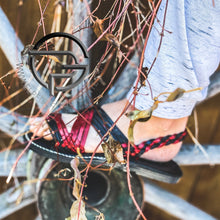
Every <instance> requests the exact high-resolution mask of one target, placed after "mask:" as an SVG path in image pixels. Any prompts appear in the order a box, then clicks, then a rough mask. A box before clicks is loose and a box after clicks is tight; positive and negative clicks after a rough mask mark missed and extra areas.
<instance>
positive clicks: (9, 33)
mask: <svg viewBox="0 0 220 220" xmlns="http://www.w3.org/2000/svg"><path fill="white" fill-rule="evenodd" d="M0 27H1V28H0V47H1V49H2V51H3V52H4V54H5V56H6V58H7V59H8V61H9V63H10V64H11V66H12V68H13V69H17V70H18V71H17V73H18V77H19V78H20V79H21V80H22V81H23V82H24V83H25V87H26V89H27V90H28V92H29V93H30V94H32V96H33V98H34V99H35V101H36V103H37V105H38V107H39V108H40V109H42V112H46V110H47V109H49V108H50V106H51V105H52V102H53V100H54V98H53V97H50V95H49V91H48V90H47V89H46V88H44V87H42V86H41V85H40V84H39V83H38V82H37V81H36V80H35V78H34V77H33V75H32V74H31V72H30V70H29V69H28V68H27V67H26V66H22V64H21V63H22V60H21V51H22V50H23V49H24V46H23V44H22V42H21V41H20V39H19V38H18V37H17V36H16V33H15V31H14V29H13V27H12V25H11V24H10V22H9V20H8V18H7V16H6V15H5V13H4V12H3V10H2V8H1V7H0Z"/></svg>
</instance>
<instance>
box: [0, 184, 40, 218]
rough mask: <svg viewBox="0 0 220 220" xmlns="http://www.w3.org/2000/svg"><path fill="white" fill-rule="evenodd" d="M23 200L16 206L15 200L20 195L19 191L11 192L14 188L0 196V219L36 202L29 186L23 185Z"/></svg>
mask: <svg viewBox="0 0 220 220" xmlns="http://www.w3.org/2000/svg"><path fill="white" fill-rule="evenodd" d="M22 189H23V193H24V194H23V199H22V201H21V202H20V203H19V204H16V200H17V198H18V196H19V194H20V193H21V190H16V191H15V192H14V193H13V191H14V190H15V188H10V189H9V190H7V191H6V192H4V193H2V194H0V201H1V206H0V219H3V218H5V217H7V216H9V215H11V214H12V213H14V212H16V211H18V210H20V209H22V208H24V207H25V206H28V205H30V204H32V203H34V202H36V198H35V196H34V192H33V189H32V187H31V186H29V185H25V186H24V187H23V188H22Z"/></svg>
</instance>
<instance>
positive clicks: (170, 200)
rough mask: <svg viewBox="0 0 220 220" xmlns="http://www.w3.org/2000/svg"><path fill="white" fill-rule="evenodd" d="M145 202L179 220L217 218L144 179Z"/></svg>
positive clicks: (211, 219)
mask: <svg viewBox="0 0 220 220" xmlns="http://www.w3.org/2000/svg"><path fill="white" fill-rule="evenodd" d="M144 189H145V202H147V203H150V204H151V205H153V206H156V207H157V208H159V209H162V210H164V211H165V212H168V213H169V214H170V215H172V216H175V217H177V218H178V219H194V220H201V219H206V220H214V219H215V218H214V217H212V216H211V215H208V214H207V213H205V212H203V211H202V210H200V209H198V208H196V207H195V206H193V205H191V204H189V203H188V202H186V201H185V200H183V199H181V198H179V197H177V196H175V195H173V194H172V193H170V192H167V191H166V190H164V189H162V188H160V187H158V186H156V185H154V184H152V183H150V182H149V180H148V179H144Z"/></svg>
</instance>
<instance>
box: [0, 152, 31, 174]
mask: <svg viewBox="0 0 220 220" xmlns="http://www.w3.org/2000/svg"><path fill="white" fill-rule="evenodd" d="M21 151H22V150H10V151H3V152H0V167H1V169H0V176H1V177H2V176H5V177H7V176H8V175H9V173H10V171H11V168H12V166H13V164H14V162H15V161H16V158H17V157H18V155H19V154H20V153H21ZM27 161H28V154H27V153H26V154H24V156H23V157H21V159H20V160H19V162H18V165H17V167H16V169H15V172H14V174H13V175H14V176H16V177H26V174H27V172H26V170H27V167H26V166H27Z"/></svg>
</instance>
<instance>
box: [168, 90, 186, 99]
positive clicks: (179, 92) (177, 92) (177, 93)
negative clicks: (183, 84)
mask: <svg viewBox="0 0 220 220" xmlns="http://www.w3.org/2000/svg"><path fill="white" fill-rule="evenodd" d="M184 93H185V90H184V89H181V88H177V89H176V90H174V91H173V92H172V93H171V94H170V95H169V96H168V97H167V100H166V101H167V102H173V101H176V100H177V99H178V98H180V97H182V96H183V94H184Z"/></svg>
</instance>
